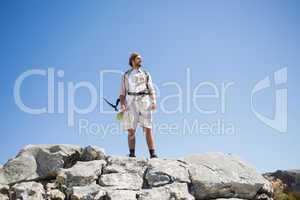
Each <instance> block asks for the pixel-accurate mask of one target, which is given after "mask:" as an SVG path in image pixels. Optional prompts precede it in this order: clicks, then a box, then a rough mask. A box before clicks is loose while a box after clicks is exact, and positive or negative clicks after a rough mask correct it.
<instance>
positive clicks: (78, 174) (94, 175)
mask: <svg viewBox="0 0 300 200" xmlns="http://www.w3.org/2000/svg"><path fill="white" fill-rule="evenodd" d="M105 164H106V162H105V161H104V160H93V161H88V162H81V161H78V162H77V163H76V164H75V165H74V166H73V167H71V168H68V169H60V170H59V172H58V175H57V177H56V182H57V183H58V184H62V185H66V186H67V187H72V186H84V185H87V184H91V183H93V182H94V181H96V180H98V177H99V176H100V175H101V173H102V167H103V166H104V165H105Z"/></svg>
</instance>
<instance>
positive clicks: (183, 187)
mask: <svg viewBox="0 0 300 200" xmlns="http://www.w3.org/2000/svg"><path fill="white" fill-rule="evenodd" d="M137 196H138V198H137V199H138V200H170V199H171V200H194V199H195V198H194V197H193V196H192V195H191V194H190V193H189V191H188V186H187V184H186V183H176V182H175V183H172V184H168V185H165V186H162V187H155V188H152V189H143V190H142V191H141V192H140V193H139V194H138V195H137Z"/></svg>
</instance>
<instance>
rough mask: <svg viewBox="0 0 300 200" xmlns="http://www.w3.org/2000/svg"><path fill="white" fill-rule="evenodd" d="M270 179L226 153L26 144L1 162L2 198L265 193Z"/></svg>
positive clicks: (170, 198)
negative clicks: (174, 154) (137, 154)
mask: <svg viewBox="0 0 300 200" xmlns="http://www.w3.org/2000/svg"><path fill="white" fill-rule="evenodd" d="M272 196H273V190H272V187H271V184H270V182H269V181H268V180H266V179H265V178H264V177H263V176H262V175H261V174H259V173H258V172H257V171H256V170H255V169H254V168H253V167H251V166H250V165H249V164H246V163H245V162H243V161H242V160H241V159H240V158H238V157H237V156H234V155H230V154H224V153H206V154H195V155H188V156H185V157H182V158H178V159H166V158H153V159H139V158H129V157H126V156H110V155H105V152H104V150H103V149H102V148H99V147H95V146H88V147H85V148H82V147H79V146H76V145H29V146H26V147H25V148H24V149H22V150H21V151H20V152H19V153H18V155H17V156H16V157H15V158H13V159H10V160H8V162H7V163H6V164H4V166H3V167H2V168H0V200H2V199H3V200H4V199H12V200H17V199H18V200H22V199H24V200H27V199H31V200H40V199H47V200H52V199H56V200H63V199H71V200H148V199H149V200H202V199H226V200H229V199H232V200H234V199H236V200H238V199H253V200H255V199H257V200H258V199H266V200H268V199H269V200H270V199H272Z"/></svg>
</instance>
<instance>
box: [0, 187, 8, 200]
mask: <svg viewBox="0 0 300 200" xmlns="http://www.w3.org/2000/svg"><path fill="white" fill-rule="evenodd" d="M8 196H9V186H8V185H2V184H0V200H8V199H9V198H8Z"/></svg>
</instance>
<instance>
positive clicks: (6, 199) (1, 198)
mask: <svg viewBox="0 0 300 200" xmlns="http://www.w3.org/2000/svg"><path fill="white" fill-rule="evenodd" d="M0 200H9V197H8V196H7V195H5V194H1V193H0Z"/></svg>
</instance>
